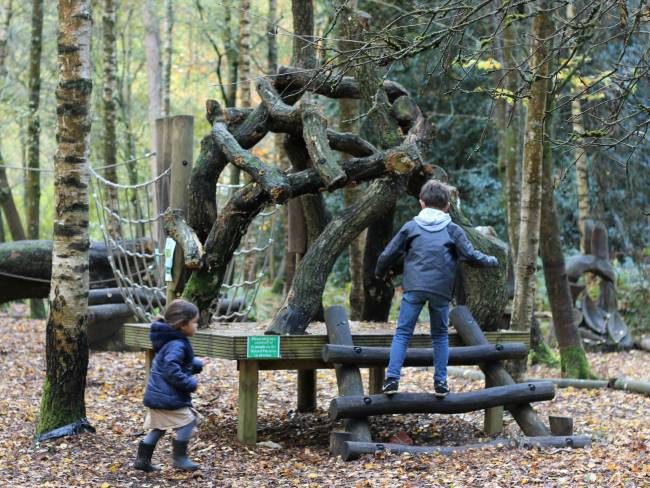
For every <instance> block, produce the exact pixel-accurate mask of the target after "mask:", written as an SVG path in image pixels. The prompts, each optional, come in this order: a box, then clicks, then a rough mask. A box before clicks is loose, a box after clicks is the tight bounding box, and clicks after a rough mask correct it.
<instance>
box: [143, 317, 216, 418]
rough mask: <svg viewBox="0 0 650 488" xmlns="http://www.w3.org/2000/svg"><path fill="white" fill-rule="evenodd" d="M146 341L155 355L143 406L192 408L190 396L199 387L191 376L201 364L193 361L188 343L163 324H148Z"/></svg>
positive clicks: (183, 335)
mask: <svg viewBox="0 0 650 488" xmlns="http://www.w3.org/2000/svg"><path fill="white" fill-rule="evenodd" d="M149 338H150V339H151V343H152V344H153V349H154V352H155V354H156V355H155V357H154V359H153V363H152V364H151V372H150V374H149V380H148V381H147V388H146V389H145V392H144V404H145V406H147V407H149V408H159V409H163V410H177V409H179V408H183V407H191V406H192V396H191V393H192V392H193V391H195V390H196V388H197V386H198V383H197V381H196V378H194V377H193V376H192V375H194V374H196V373H200V372H201V370H202V369H203V363H202V362H201V360H199V359H196V358H195V357H194V350H193V349H192V345H191V344H190V341H189V340H188V339H187V337H186V336H185V334H183V333H182V332H181V331H179V330H175V329H173V328H172V327H170V326H169V325H168V324H167V323H166V322H164V321H162V320H158V321H156V322H154V323H153V324H151V329H150V331H149Z"/></svg>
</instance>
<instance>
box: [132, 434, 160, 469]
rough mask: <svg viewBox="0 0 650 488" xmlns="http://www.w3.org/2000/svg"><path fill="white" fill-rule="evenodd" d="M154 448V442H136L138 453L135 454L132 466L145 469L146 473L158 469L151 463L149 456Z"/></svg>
mask: <svg viewBox="0 0 650 488" xmlns="http://www.w3.org/2000/svg"><path fill="white" fill-rule="evenodd" d="M154 449H156V445H155V444H146V443H145V442H143V441H140V444H138V454H137V455H136V458H135V462H134V463H133V467H134V468H135V469H140V470H142V471H146V472H147V473H151V472H152V471H158V470H159V469H160V468H159V467H158V466H154V465H153V464H151V456H153V451H154Z"/></svg>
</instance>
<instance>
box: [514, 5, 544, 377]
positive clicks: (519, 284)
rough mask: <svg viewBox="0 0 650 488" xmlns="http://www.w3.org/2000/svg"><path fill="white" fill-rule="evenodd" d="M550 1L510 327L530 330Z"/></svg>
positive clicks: (534, 90) (530, 128)
mask: <svg viewBox="0 0 650 488" xmlns="http://www.w3.org/2000/svg"><path fill="white" fill-rule="evenodd" d="M550 4H551V0H542V1H540V2H539V4H538V5H539V10H538V12H537V14H536V15H535V18H534V20H533V25H532V38H533V41H532V53H533V55H532V61H531V65H532V69H533V74H534V79H533V82H532V85H531V88H530V99H529V100H530V101H529V106H528V113H527V116H526V139H525V145H524V160H523V165H522V189H521V207H520V216H519V244H518V246H519V248H518V252H517V264H516V266H515V296H514V300H513V304H512V316H511V320H510V327H511V328H512V329H513V330H529V329H530V328H531V322H532V317H533V312H534V303H535V290H536V282H535V271H536V266H537V254H538V252H539V223H540V218H541V189H542V188H541V187H542V159H543V154H544V121H545V112H546V97H547V77H548V73H549V66H548V63H549V60H548V59H547V57H548V51H549V43H550V42H551V40H550V33H551V32H552V24H551V19H550V16H549V15H548V13H547V11H548V9H549V8H550ZM525 370H526V362H525V361H514V362H513V371H512V373H513V375H514V376H515V377H518V378H521V377H523V373H524V372H525Z"/></svg>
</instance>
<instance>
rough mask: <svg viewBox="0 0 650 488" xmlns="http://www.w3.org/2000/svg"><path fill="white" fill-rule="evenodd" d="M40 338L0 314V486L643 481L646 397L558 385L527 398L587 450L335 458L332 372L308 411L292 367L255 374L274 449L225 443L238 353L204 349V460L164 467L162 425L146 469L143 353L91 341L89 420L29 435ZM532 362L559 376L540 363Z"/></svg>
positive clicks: (470, 423)
mask: <svg viewBox="0 0 650 488" xmlns="http://www.w3.org/2000/svg"><path fill="white" fill-rule="evenodd" d="M44 339H45V326H44V322H43V321H34V320H26V319H20V318H12V317H10V316H7V315H6V314H5V315H4V316H0V358H1V359H0V361H1V363H0V364H2V377H1V378H0V484H2V485H4V486H8V487H17V486H20V487H22V486H62V487H63V486H65V487H68V486H94V487H102V488H107V487H123V486H124V487H165V486H201V487H212V486H214V487H229V486H232V487H248V486H250V487H258V486H263V487H271V486H300V487H303V486H304V487H312V486H313V487H320V486H327V487H335V486H336V487H338V486H340V487H348V486H350V487H384V486H385V487H422V486H444V487H505V486H522V487H523V486H536V487H537V486H549V487H550V486H553V487H555V486H608V487H618V486H624V487H642V486H650V398H648V397H644V396H641V395H637V394H631V393H625V392H622V391H610V390H577V389H571V388H569V389H560V390H558V391H557V396H556V398H555V400H554V401H552V402H545V403H543V404H540V405H538V406H537V409H538V411H539V412H540V413H541V414H543V415H548V414H561V415H570V416H572V417H573V418H574V424H575V431H576V434H588V435H591V436H593V438H594V443H593V445H592V447H591V448H589V449H577V450H571V449H546V450H542V451H539V450H536V449H535V450H525V449H518V450H506V449H505V448H498V447H496V448H491V449H486V450H476V451H470V452H465V453H462V454H458V455H453V456H450V457H442V456H427V457H411V456H406V455H404V456H397V455H387V454H382V455H374V456H373V455H367V456H365V457H363V458H361V459H359V460H356V461H351V462H347V463H346V462H343V461H341V460H340V459H335V458H332V457H330V456H329V455H328V451H327V446H328V435H329V432H330V430H332V427H333V426H332V425H331V424H330V422H329V421H328V419H327V407H328V405H329V401H330V399H331V398H332V397H333V396H334V395H335V391H336V386H335V377H334V374H333V372H332V371H318V385H319V389H318V410H317V411H316V412H315V413H313V414H297V413H295V412H294V409H295V373H294V372H281V371H277V372H273V371H262V372H260V401H259V420H258V422H259V424H258V428H259V440H260V441H272V442H274V443H277V444H280V445H281V446H282V448H281V449H271V448H267V447H257V448H248V447H244V446H242V445H240V444H239V443H238V442H237V441H236V428H237V372H236V366H235V363H234V362H232V361H221V360H216V359H210V361H209V363H208V364H207V366H206V368H205V370H204V372H203V373H202V374H201V375H200V377H199V378H200V383H201V386H200V387H199V391H198V393H197V394H196V395H195V405H196V407H197V409H198V410H199V411H200V412H201V413H202V414H203V415H204V416H205V418H204V419H203V422H202V424H201V425H200V428H199V430H198V433H197V435H196V437H195V438H194V439H193V441H192V443H191V455H192V457H193V459H194V460H195V461H197V462H199V463H200V464H201V465H202V467H203V469H202V470H201V471H198V472H196V473H190V474H188V473H182V472H177V471H175V470H174V469H172V467H171V466H170V459H169V457H170V456H169V450H170V437H169V436H166V437H165V438H163V439H162V440H161V442H160V444H159V446H158V449H157V451H156V453H155V454H154V461H155V462H156V463H158V464H160V465H161V466H162V471H160V472H158V473H156V474H145V473H142V472H139V471H136V470H134V469H132V468H131V467H130V465H131V463H132V461H133V457H134V454H135V450H136V446H137V443H138V441H139V440H140V439H141V437H140V436H141V434H142V422H143V412H144V409H143V406H142V394H143V382H144V357H143V354H142V353H111V352H93V353H91V356H90V365H89V370H88V385H87V390H86V407H87V412H88V419H89V420H90V422H91V423H92V424H93V425H94V427H95V428H96V429H97V432H96V433H95V434H82V435H79V436H75V437H70V438H61V439H57V440H53V441H48V442H44V443H40V444H35V443H34V440H33V434H34V426H35V422H36V420H37V416H38V412H39V403H40V394H41V387H42V382H43V377H44V374H45V361H44V350H45V345H44ZM590 361H591V364H592V367H593V368H594V370H595V371H596V372H597V373H598V375H600V376H601V377H603V378H608V377H610V376H615V375H621V374H624V375H627V376H630V377H632V378H636V379H643V378H646V379H647V378H649V377H650V368H648V364H650V353H643V352H640V351H632V352H629V353H611V354H590ZM530 373H531V375H534V376H543V375H547V376H557V375H558V372H557V371H552V370H549V369H548V368H541V367H534V368H532V371H531V372H530ZM450 384H451V387H452V389H453V390H457V391H459V390H471V389H477V388H482V384H481V383H480V382H477V381H471V380H466V379H456V378H452V379H451V380H450ZM431 386H432V385H431V372H430V371H428V370H426V369H425V368H419V369H418V368H409V369H406V370H405V377H404V379H403V382H402V385H401V388H402V389H403V390H409V391H427V390H430V389H431ZM506 420H507V426H506V431H505V434H506V435H508V436H517V435H518V434H519V431H518V428H517V426H516V424H515V423H514V421H513V420H512V418H511V417H509V416H507V417H506ZM481 425H482V413H480V412H477V413H471V414H462V415H453V416H441V415H419V416H417V415H410V416H393V417H385V418H381V419H380V418H376V419H373V420H372V421H371V428H372V431H373V437H374V438H375V439H376V440H381V441H388V440H389V439H390V438H391V437H392V436H393V435H395V434H397V433H401V434H400V435H403V434H404V433H406V434H407V435H408V436H410V437H411V438H412V439H413V440H414V441H415V444H418V445H419V444H443V445H451V444H463V443H467V442H476V441H480V440H483V436H482V434H481V430H480V429H481ZM335 427H339V426H335ZM339 428H340V427H339Z"/></svg>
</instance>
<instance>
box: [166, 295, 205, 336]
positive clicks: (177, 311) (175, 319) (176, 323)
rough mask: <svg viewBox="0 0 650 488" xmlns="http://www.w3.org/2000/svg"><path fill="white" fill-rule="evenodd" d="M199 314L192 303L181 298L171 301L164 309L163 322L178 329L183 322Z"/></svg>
mask: <svg viewBox="0 0 650 488" xmlns="http://www.w3.org/2000/svg"><path fill="white" fill-rule="evenodd" d="M198 314H199V309H198V308H197V307H196V305H194V304H193V303H190V302H188V301H187V300H183V299H180V298H178V299H176V300H174V301H172V302H171V303H170V304H169V305H168V306H167V308H166V309H165V322H167V324H169V326H170V327H171V328H172V329H180V328H181V327H182V326H183V324H186V323H187V322H190V321H191V320H192V319H193V318H195V317H196V316H197V315H198Z"/></svg>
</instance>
